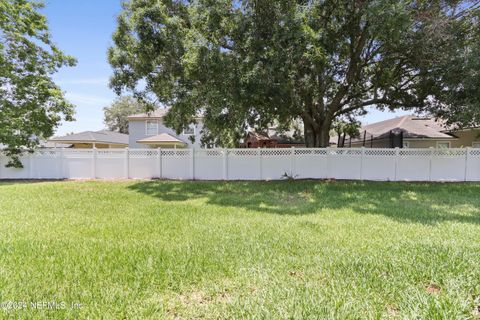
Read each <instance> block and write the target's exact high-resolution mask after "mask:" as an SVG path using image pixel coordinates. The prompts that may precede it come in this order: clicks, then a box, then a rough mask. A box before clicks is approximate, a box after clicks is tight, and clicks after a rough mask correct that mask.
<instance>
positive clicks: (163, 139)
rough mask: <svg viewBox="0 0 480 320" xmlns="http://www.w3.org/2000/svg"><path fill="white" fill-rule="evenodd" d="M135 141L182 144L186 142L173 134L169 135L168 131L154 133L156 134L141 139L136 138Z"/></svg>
mask: <svg viewBox="0 0 480 320" xmlns="http://www.w3.org/2000/svg"><path fill="white" fill-rule="evenodd" d="M137 143H142V144H182V145H185V144H186V143H185V142H184V141H182V140H180V139H177V138H175V137H174V136H172V135H169V134H168V133H160V134H159V135H156V136H151V137H147V138H143V139H140V140H137Z"/></svg>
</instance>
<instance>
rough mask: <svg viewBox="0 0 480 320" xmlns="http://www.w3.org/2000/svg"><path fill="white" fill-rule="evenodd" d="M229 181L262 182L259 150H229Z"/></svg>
mask: <svg viewBox="0 0 480 320" xmlns="http://www.w3.org/2000/svg"><path fill="white" fill-rule="evenodd" d="M227 154H228V155H227V159H228V178H229V180H262V177H261V174H262V173H261V169H262V165H261V161H262V158H261V157H260V149H229V150H228V153H227Z"/></svg>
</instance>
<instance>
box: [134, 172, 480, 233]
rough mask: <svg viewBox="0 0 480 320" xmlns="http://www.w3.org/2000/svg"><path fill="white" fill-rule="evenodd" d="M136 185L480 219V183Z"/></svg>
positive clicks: (224, 199) (318, 206)
mask: <svg viewBox="0 0 480 320" xmlns="http://www.w3.org/2000/svg"><path fill="white" fill-rule="evenodd" d="M128 188H129V189H130V190H133V191H136V192H139V193H142V194H145V195H149V196H152V197H155V198H158V199H159V200H162V201H167V202H179V201H189V200H198V199H202V200H203V201H205V203H206V204H209V205H215V206H222V207H231V208H243V209H248V210H253V211H257V212H264V213H269V214H280V215H305V214H313V213H319V212H320V211H321V210H343V209H347V210H352V211H353V212H356V213H361V214H380V215H384V216H387V217H389V218H392V219H394V220H397V221H401V222H411V223H422V224H436V223H439V222H442V221H456V222H462V223H473V224H480V197H479V195H480V184H453V183H392V182H386V183H382V182H360V181H275V182H178V181H147V182H138V183H135V184H133V185H130V186H129V187H128Z"/></svg>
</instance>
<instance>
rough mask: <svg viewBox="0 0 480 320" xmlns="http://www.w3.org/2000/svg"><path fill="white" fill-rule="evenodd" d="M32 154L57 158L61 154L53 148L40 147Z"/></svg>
mask: <svg viewBox="0 0 480 320" xmlns="http://www.w3.org/2000/svg"><path fill="white" fill-rule="evenodd" d="M30 155H31V156H39V157H42V158H56V157H58V156H60V155H61V152H60V151H58V152H57V151H56V150H51V149H38V150H35V152H34V153H32V154H30Z"/></svg>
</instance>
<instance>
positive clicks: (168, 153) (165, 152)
mask: <svg viewBox="0 0 480 320" xmlns="http://www.w3.org/2000/svg"><path fill="white" fill-rule="evenodd" d="M161 152H162V157H189V156H190V155H191V152H192V151H191V150H189V149H187V150H179V149H162V150H161Z"/></svg>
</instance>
